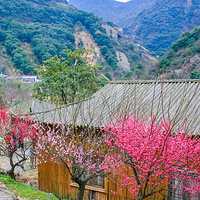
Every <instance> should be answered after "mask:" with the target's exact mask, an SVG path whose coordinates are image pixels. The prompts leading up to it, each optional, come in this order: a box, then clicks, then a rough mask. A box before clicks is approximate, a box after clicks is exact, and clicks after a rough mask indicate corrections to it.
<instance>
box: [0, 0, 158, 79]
mask: <svg viewBox="0 0 200 200" xmlns="http://www.w3.org/2000/svg"><path fill="white" fill-rule="evenodd" d="M0 27H1V29H0V53H1V54H0V70H1V72H3V73H6V74H13V73H14V74H17V73H18V74H19V73H23V74H34V73H36V71H35V68H37V67H38V66H39V65H40V64H42V62H43V61H44V60H46V59H49V58H51V57H52V56H54V55H58V56H60V55H62V50H63V49H71V50H74V49H76V48H91V49H93V50H94V55H93V57H92V59H93V61H94V62H95V64H101V65H103V66H104V72H105V73H107V74H108V73H110V75H112V76H113V77H115V78H122V77H123V78H130V77H136V78H139V77H140V76H141V74H142V70H144V68H147V66H148V69H149V68H150V67H151V64H152V63H155V62H156V59H155V58H154V57H153V56H151V55H150V54H149V52H148V51H147V50H145V49H144V48H143V47H141V46H139V45H134V44H133V43H131V42H130V41H128V40H126V39H125V38H124V37H123V31H122V30H121V29H120V28H118V27H116V26H114V25H113V24H106V23H105V22H104V21H103V20H101V19H99V18H98V17H96V16H94V14H91V13H87V12H84V11H80V10H77V9H76V8H74V7H72V6H70V5H69V4H68V3H67V1H65V0H12V1H11V0H0ZM15 69H17V70H15Z"/></svg>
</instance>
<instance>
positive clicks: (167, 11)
mask: <svg viewBox="0 0 200 200" xmlns="http://www.w3.org/2000/svg"><path fill="white" fill-rule="evenodd" d="M69 3H70V4H72V5H74V6H76V7H77V8H79V9H82V10H85V11H88V12H93V13H95V14H96V15H98V16H99V17H102V18H103V19H104V20H106V21H112V22H114V23H116V24H117V25H119V26H121V27H122V28H123V29H124V34H125V36H126V37H128V38H130V39H131V40H132V41H134V42H137V43H139V44H141V45H143V46H145V47H146V48H147V49H148V50H150V51H151V52H154V53H156V54H157V55H162V54H163V53H164V52H166V51H167V50H169V49H170V47H171V44H172V43H174V42H175V41H176V40H177V39H178V38H179V37H180V36H181V35H182V34H183V33H184V32H185V31H189V30H192V29H194V28H195V27H197V26H199V25H200V4H199V0H165V1H163V0H131V1H129V2H127V3H122V2H116V1H115V0H84V1H79V0H69Z"/></svg>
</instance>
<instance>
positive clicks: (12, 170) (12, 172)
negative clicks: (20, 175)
mask: <svg viewBox="0 0 200 200" xmlns="http://www.w3.org/2000/svg"><path fill="white" fill-rule="evenodd" d="M14 171H15V166H11V170H10V171H8V175H9V176H10V177H11V178H13V179H15V173H14Z"/></svg>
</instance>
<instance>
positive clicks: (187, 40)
mask: <svg viewBox="0 0 200 200" xmlns="http://www.w3.org/2000/svg"><path fill="white" fill-rule="evenodd" d="M160 72H161V73H163V74H164V75H165V77H166V78H191V79H200V27H198V28H196V29H195V30H193V31H191V32H185V33H184V34H183V35H182V37H181V38H180V39H179V40H178V41H177V42H175V43H174V44H173V45H172V47H171V50H170V51H169V52H168V53H166V54H165V55H164V56H163V57H161V62H160Z"/></svg>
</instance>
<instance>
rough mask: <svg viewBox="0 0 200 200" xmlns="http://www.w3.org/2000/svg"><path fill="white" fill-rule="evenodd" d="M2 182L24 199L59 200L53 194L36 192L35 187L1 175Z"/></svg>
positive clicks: (0, 180)
mask: <svg viewBox="0 0 200 200" xmlns="http://www.w3.org/2000/svg"><path fill="white" fill-rule="evenodd" d="M0 182H2V183H4V184H5V185H6V186H7V187H8V188H9V189H11V191H12V192H13V193H14V194H15V195H17V196H20V197H24V198H26V199H28V200H29V199H30V200H32V199H38V200H39V199H41V200H47V199H48V200H56V199H57V200H58V198H57V197H55V196H54V195H52V194H49V193H45V192H42V191H40V190H36V189H34V188H33V187H30V186H27V185H26V184H24V183H21V182H19V181H16V180H14V179H12V178H10V177H9V176H5V175H0Z"/></svg>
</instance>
